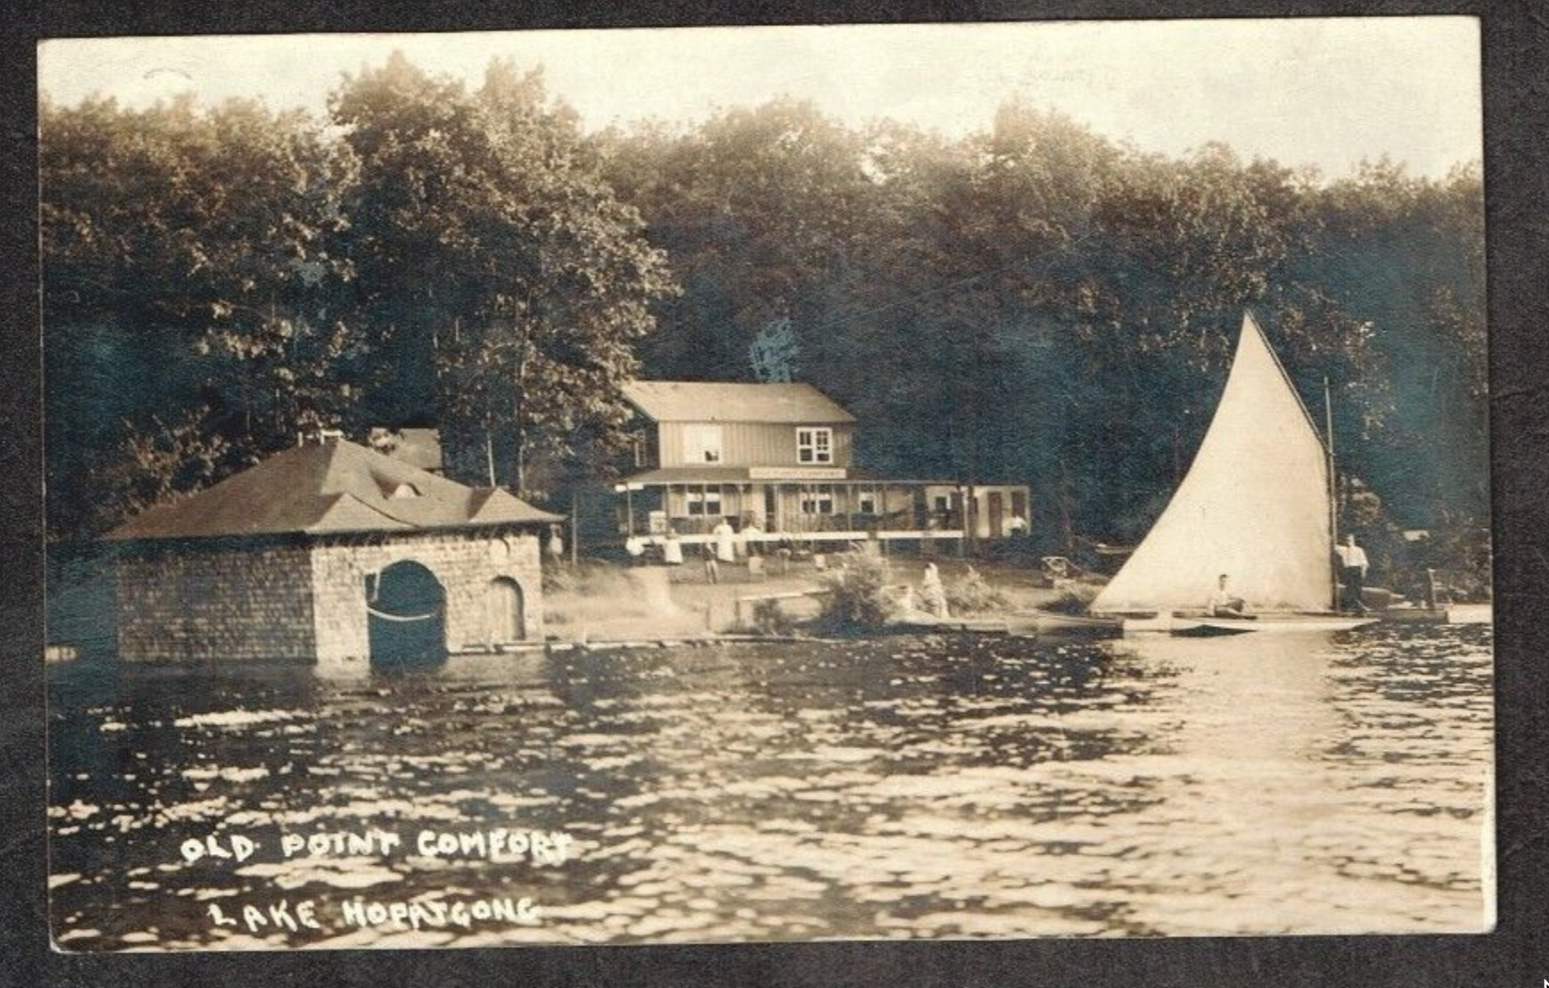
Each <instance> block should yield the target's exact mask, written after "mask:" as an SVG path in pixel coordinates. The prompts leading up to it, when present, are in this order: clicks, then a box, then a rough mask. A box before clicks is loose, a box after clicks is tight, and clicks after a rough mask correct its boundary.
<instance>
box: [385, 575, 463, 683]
mask: <svg viewBox="0 0 1549 988" xmlns="http://www.w3.org/2000/svg"><path fill="white" fill-rule="evenodd" d="M366 614H367V617H366V623H367V628H368V632H369V635H370V639H371V664H372V665H373V666H376V667H378V668H382V669H396V670H416V669H426V668H431V667H434V666H438V665H440V664H441V663H443V662H445V661H446V591H445V590H444V589H443V588H442V586H441V584H440V582H439V581H438V580H437V579H436V577H435V574H433V573H431V572H430V570H428V569H426V568H425V567H424V566H421V565H420V564H419V563H416V562H412V561H407V560H406V561H404V562H398V563H393V564H392V565H391V566H389V567H387V568H386V569H384V570H382V572H380V573H378V574H376V576H375V577H367V578H366Z"/></svg>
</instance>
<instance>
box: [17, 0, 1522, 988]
mask: <svg viewBox="0 0 1549 988" xmlns="http://www.w3.org/2000/svg"><path fill="white" fill-rule="evenodd" d="M13 4H14V5H8V6H9V7H10V11H9V16H7V18H6V21H7V22H8V23H7V27H6V29H5V35H4V38H3V41H0V111H3V122H4V129H3V135H4V140H3V144H0V176H3V178H0V188H3V189H4V190H5V191H4V193H3V195H0V209H3V214H0V215H3V222H0V260H3V262H4V263H3V264H0V585H3V587H4V589H3V590H0V629H3V630H0V670H3V673H0V882H3V883H5V886H6V887H5V888H4V889H3V894H0V984H17V985H46V986H52V985H83V986H84V985H89V986H92V988H97V986H110V985H140V984H145V985H195V984H198V985H205V984H211V983H217V984H222V985H229V986H233V988H240V986H248V985H252V986H260V985H262V986H271V985H272V986H279V985H327V984H340V985H368V984H369V985H383V984H399V983H402V984H418V985H436V986H440V985H481V986H483V985H488V986H495V985H523V986H526V985H548V984H557V985H588V986H590V985H637V984H638V985H663V986H668V985H670V986H687V985H734V986H762V985H769V986H784V985H793V986H794V985H865V986H889V988H891V986H895V985H942V986H981V985H983V986H999V985H1008V986H1009V985H1029V986H1031V985H1039V986H1043V985H1137V986H1148V988H1161V986H1174V985H1176V986H1191V988H1192V986H1196V985H1266V986H1268V985H1273V986H1303V985H1393V986H1404V988H1416V986H1433V985H1434V986H1447V988H1458V986H1465V985H1480V986H1497V985H1499V986H1525V988H1537V986H1538V985H1539V984H1540V983H1541V981H1542V983H1544V984H1549V981H1545V980H1543V979H1549V942H1545V941H1549V888H1546V886H1545V876H1546V869H1545V863H1546V857H1549V840H1545V836H1546V832H1549V691H1546V679H1549V677H1546V668H1545V655H1546V654H1549V621H1544V620H1541V617H1543V616H1544V615H1545V614H1546V613H1549V552H1546V549H1549V535H1546V533H1549V457H1546V456H1545V455H1544V454H1545V453H1549V345H1545V343H1544V342H1543V341H1544V333H1545V329H1544V325H1545V323H1546V321H1549V263H1546V258H1549V155H1546V153H1545V149H1546V147H1549V5H1545V4H1542V3H1541V2H1540V0H1510V2H1503V3H1493V4H1492V3H1488V2H1486V0H1472V2H1465V3H1440V2H1435V0H1408V2H1405V0H1361V2H1332V0H1315V2H1298V0H1247V2H1237V3H1226V2H1222V0H1184V2H1180V3H1168V2H1166V0H1063V2H1060V0H936V2H929V0H925V2H920V0H893V2H887V0H842V2H838V3H828V4H823V3H821V2H820V0H765V2H762V3H734V2H730V0H698V2H695V0H657V2H655V3H652V4H635V5H630V4H627V3H625V2H620V0H573V2H567V0H528V2H526V3H523V4H520V5H516V4H512V5H504V4H499V3H496V2H492V0H420V2H412V0H391V2H384V3H370V2H368V0H248V2H246V3H242V4H240V5H237V4H230V5H227V4H219V3H209V2H208V0H206V2H205V3H193V2H188V0H181V2H177V0H138V2H126V3H123V4H122V5H119V4H115V3H113V2H112V0H53V2H48V0H19V2H17V0H13ZM1356 14H1359V15H1376V14H1391V15H1402V14H1468V15H1477V16H1479V17H1481V18H1482V36H1483V44H1484V70H1485V144H1486V153H1485V180H1486V192H1487V197H1488V205H1487V216H1488V223H1489V232H1488V244H1489V265H1490V271H1489V276H1490V291H1489V299H1490V309H1489V316H1490V323H1489V325H1490V333H1491V338H1490V350H1491V353H1490V356H1491V364H1490V367H1491V387H1492V393H1493V395H1492V399H1491V427H1492V461H1493V463H1492V465H1493V469H1494V475H1493V481H1492V484H1493V490H1494V498H1495V505H1494V507H1495V516H1494V531H1495V544H1496V563H1495V568H1496V584H1495V585H1496V594H1497V598H1496V599H1497V612H1496V643H1497V701H1496V705H1497V731H1498V734H1497V793H1498V795H1497V817H1498V825H1499V832H1498V840H1497V858H1498V862H1499V881H1498V911H1499V924H1498V926H1497V929H1496V931H1495V932H1494V933H1492V934H1489V935H1481V936H1451V937H1437V936H1409V937H1394V936H1382V937H1288V938H1198V939H1165V940H1160V939H1159V940H1142V941H1117V940H1022V941H970V942H964V941H954V942H907V943H878V942H834V943H811V944H773V945H771V944H749V945H736V946H707V947H668V946H662V947H603V948H561V947H555V948H548V947H523V948H504V949H495V950H428V951H404V952H357V951H318V952H314V951H297V952H278V953H277V952H267V953H257V954H219V953H206V954H175V955H136V956H129V955H68V954H59V953H54V952H53V951H52V950H51V949H50V947H49V943H48V937H47V923H46V917H47V908H46V888H47V884H46V871H47V869H46V861H45V842H44V825H45V818H44V814H43V806H44V802H45V798H44V796H45V794H44V771H43V766H44V762H43V738H44V689H43V664H42V662H41V661H39V656H41V654H42V650H43V641H42V621H41V619H40V615H41V612H42V602H43V555H42V534H41V532H42V498H41V496H40V495H41V490H42V430H41V425H40V422H39V408H40V395H41V390H40V388H41V382H40V377H41V369H40V368H41V352H40V341H39V335H38V329H37V326H38V323H37V319H38V309H37V257H36V245H37V226H36V151H37V148H36V137H35V135H36V78H37V72H36V47H35V45H36V42H37V40H39V39H41V38H48V37H83V36H110V35H163V34H214V33H219V34H243V33H279V32H291V31H350V32H361V31H389V30H393V31H435V30H454V29H455V30H495V29H515V28H538V27H554V28H563V27H582V26H586V27H606V26H637V27H647V26H664V25H707V24H760V23H763V24H772V23H784V24H797V23H842V22H879V23H880V22H938V21H996V20H1024V19H1026V20H1049V19H1091V18H1103V17H1117V18H1144V17H1167V18H1179V17H1212V16H1213V17H1248V16H1336V15H1356ZM1535 934H1545V940H1544V941H1540V942H1538V943H1535V942H1534V936H1535Z"/></svg>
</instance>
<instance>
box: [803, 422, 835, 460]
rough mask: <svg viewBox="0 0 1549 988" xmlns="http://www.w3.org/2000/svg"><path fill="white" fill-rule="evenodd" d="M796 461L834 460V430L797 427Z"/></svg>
mask: <svg viewBox="0 0 1549 988" xmlns="http://www.w3.org/2000/svg"><path fill="white" fill-rule="evenodd" d="M796 462H797V463H832V462H834V430H833V429H813V428H803V429H797V430H796Z"/></svg>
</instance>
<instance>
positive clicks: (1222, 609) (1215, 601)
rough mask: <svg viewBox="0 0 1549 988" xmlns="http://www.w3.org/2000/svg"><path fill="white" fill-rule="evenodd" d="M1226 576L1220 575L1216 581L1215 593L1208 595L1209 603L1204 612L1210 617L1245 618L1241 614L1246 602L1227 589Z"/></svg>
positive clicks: (1246, 604)
mask: <svg viewBox="0 0 1549 988" xmlns="http://www.w3.org/2000/svg"><path fill="white" fill-rule="evenodd" d="M1227 582H1228V579H1227V575H1226V574H1225V573H1222V574H1221V576H1220V579H1218V580H1217V581H1216V592H1215V593H1213V594H1211V595H1210V601H1209V602H1208V603H1207V604H1206V605H1205V611H1206V613H1208V614H1209V615H1210V616H1211V617H1229V618H1240V617H1245V616H1246V615H1245V614H1244V613H1243V612H1244V610H1245V609H1246V608H1247V606H1248V602H1247V601H1245V600H1243V599H1242V598H1241V597H1239V596H1237V595H1236V594H1234V593H1232V591H1231V590H1230V589H1229V588H1228V587H1227Z"/></svg>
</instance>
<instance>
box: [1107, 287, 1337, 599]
mask: <svg viewBox="0 0 1549 988" xmlns="http://www.w3.org/2000/svg"><path fill="white" fill-rule="evenodd" d="M1329 526H1330V518H1329V478H1328V461H1327V459H1326V453H1325V450H1324V447H1323V443H1322V440H1321V439H1320V438H1319V437H1318V433H1317V430H1316V428H1315V427H1314V426H1313V423H1312V420H1311V418H1309V416H1308V414H1307V409H1306V407H1305V406H1304V405H1303V404H1302V401H1301V398H1300V397H1299V396H1298V395H1297V393H1296V389H1295V388H1294V387H1293V386H1292V385H1291V381H1290V379H1289V378H1288V377H1287V376H1286V373H1285V370H1284V369H1283V368H1282V367H1281V366H1280V362H1279V360H1277V359H1276V358H1275V354H1274V352H1273V351H1272V350H1271V349H1270V348H1269V343H1268V341H1266V340H1265V339H1264V334H1263V332H1262V331H1261V330H1260V329H1259V327H1258V325H1257V324H1256V323H1255V322H1254V321H1253V317H1252V316H1251V315H1245V316H1244V317H1243V323H1242V336H1241V337H1240V339H1239V340H1238V343H1237V354H1236V356H1235V357H1234V358H1233V361H1232V369H1231V372H1230V374H1228V376H1227V379H1226V390H1225V391H1223V392H1222V394H1221V403H1220V405H1219V406H1218V407H1217V408H1216V414H1215V418H1214V419H1213V420H1212V421H1211V423H1210V429H1209V431H1207V432H1206V433H1205V439H1204V441H1203V442H1202V443H1201V444H1200V447H1199V452H1198V453H1197V454H1196V455H1195V457H1194V463H1193V464H1192V465H1191V466H1190V467H1189V472H1188V475H1187V476H1186V477H1184V478H1183V483H1182V484H1180V485H1179V487H1178V490H1177V491H1176V492H1175V493H1174V494H1173V498H1172V500H1171V501H1170V502H1169V503H1168V505H1167V510H1166V511H1164V512H1162V517H1161V518H1159V519H1158V520H1157V523H1156V525H1155V526H1154V527H1153V528H1152V529H1151V531H1150V533H1149V534H1147V535H1146V537H1145V540H1144V541H1142V542H1141V543H1140V546H1139V547H1138V548H1137V549H1136V550H1135V553H1134V555H1132V556H1130V558H1129V560H1128V562H1126V563H1125V564H1124V567H1123V568H1122V569H1121V570H1119V573H1118V575H1117V576H1115V577H1114V578H1113V580H1112V581H1111V582H1109V584H1108V585H1107V586H1106V587H1104V588H1103V590H1102V592H1101V593H1100V594H1098V596H1097V599H1096V600H1094V601H1093V602H1092V608H1091V609H1092V611H1094V612H1096V613H1106V614H1111V613H1116V612H1125V611H1162V612H1167V611H1171V610H1175V609H1180V608H1198V607H1203V606H1204V605H1205V602H1206V601H1207V600H1208V599H1209V598H1210V596H1211V594H1212V593H1214V592H1215V590H1216V585H1217V579H1218V578H1219V576H1220V575H1221V574H1223V573H1225V574H1227V575H1228V576H1230V578H1231V583H1230V590H1231V592H1232V593H1233V594H1234V595H1235V596H1239V597H1242V598H1243V599H1244V600H1245V601H1247V603H1248V607H1249V608H1250V609H1251V610H1256V611H1326V610H1328V609H1329V607H1330V606H1331V604H1332V598H1333V574H1332V572H1331V566H1330V554H1331V551H1332V548H1333V538H1332V533H1331V531H1330V528H1329Z"/></svg>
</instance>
